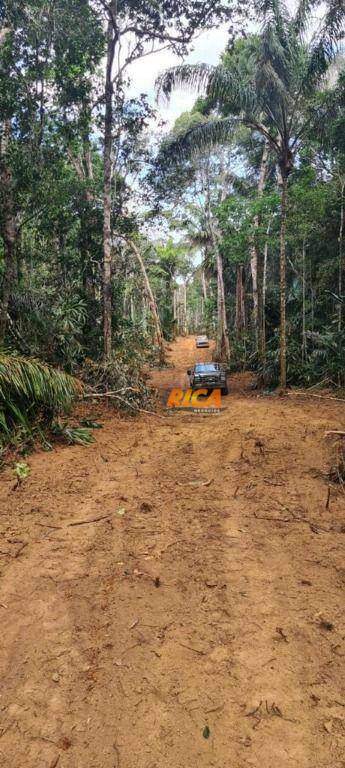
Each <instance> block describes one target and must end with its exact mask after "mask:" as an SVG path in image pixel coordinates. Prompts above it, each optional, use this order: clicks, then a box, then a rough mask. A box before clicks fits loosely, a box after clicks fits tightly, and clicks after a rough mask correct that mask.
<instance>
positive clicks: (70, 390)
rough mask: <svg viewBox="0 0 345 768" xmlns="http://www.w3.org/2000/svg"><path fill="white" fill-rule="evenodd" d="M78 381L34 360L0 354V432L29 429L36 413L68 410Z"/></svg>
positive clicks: (76, 391) (80, 386)
mask: <svg viewBox="0 0 345 768" xmlns="http://www.w3.org/2000/svg"><path fill="white" fill-rule="evenodd" d="M81 389H82V385H81V384H80V382H79V381H78V380H77V379H75V378H73V377H72V376H69V375H68V374H66V373H63V372H62V371H59V370H57V369H55V368H52V367H51V366H49V365H47V364H46V363H43V362H41V361H40V360H36V359H33V358H25V357H21V356H19V355H15V354H9V353H6V352H1V353H0V413H1V419H0V433H1V432H3V433H8V432H9V431H10V430H11V428H12V427H15V426H21V427H22V428H24V429H28V428H29V427H30V423H31V422H33V421H34V420H35V418H37V416H38V415H39V414H42V413H46V414H49V415H51V414H53V413H57V412H59V411H62V410H65V409H67V408H68V407H69V406H70V405H71V403H72V401H73V400H74V399H75V398H76V397H77V395H78V394H79V393H80V392H81Z"/></svg>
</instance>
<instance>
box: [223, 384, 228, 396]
mask: <svg viewBox="0 0 345 768" xmlns="http://www.w3.org/2000/svg"><path fill="white" fill-rule="evenodd" d="M228 394H229V387H228V385H226V387H222V395H228Z"/></svg>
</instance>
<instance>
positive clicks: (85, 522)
mask: <svg viewBox="0 0 345 768" xmlns="http://www.w3.org/2000/svg"><path fill="white" fill-rule="evenodd" d="M109 518H110V514H109V515H100V516H99V517H91V518H89V519H88V520H76V521H75V522H74V523H68V525H67V528H71V527H72V526H75V525H88V524H89V523H99V522H100V521H101V520H109Z"/></svg>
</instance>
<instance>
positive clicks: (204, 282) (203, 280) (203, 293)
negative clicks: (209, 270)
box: [201, 269, 207, 301]
mask: <svg viewBox="0 0 345 768" xmlns="http://www.w3.org/2000/svg"><path fill="white" fill-rule="evenodd" d="M201 285H202V295H203V298H204V301H207V283H206V276H205V270H204V269H202V270H201Z"/></svg>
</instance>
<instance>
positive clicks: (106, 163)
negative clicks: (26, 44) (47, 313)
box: [103, 3, 116, 360]
mask: <svg viewBox="0 0 345 768" xmlns="http://www.w3.org/2000/svg"><path fill="white" fill-rule="evenodd" d="M113 5H114V3H112V6H113ZM113 10H114V12H116V9H113ZM115 44H116V38H115V32H114V28H113V22H112V20H111V18H110V17H109V19H108V26H107V62H106V76H105V94H104V95H105V114H104V148H103V174H104V175H103V348H104V357H105V359H106V360H107V359H109V358H110V356H111V349H112V323H111V319H112V296H111V261H112V259H111V208H112V200H111V183H112V149H113V140H112V127H113V125H112V124H113V91H114V88H113V83H112V70H113V61H114V53H115Z"/></svg>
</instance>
